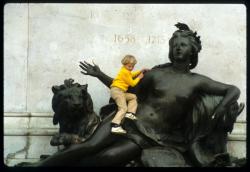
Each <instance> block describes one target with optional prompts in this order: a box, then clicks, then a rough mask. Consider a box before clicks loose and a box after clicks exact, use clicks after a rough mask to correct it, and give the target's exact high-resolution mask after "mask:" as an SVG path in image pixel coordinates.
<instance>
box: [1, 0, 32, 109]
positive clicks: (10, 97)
mask: <svg viewBox="0 0 250 172" xmlns="http://www.w3.org/2000/svg"><path fill="white" fill-rule="evenodd" d="M28 39H29V35H28V5H27V4H10V3H9V4H7V5H5V6H4V111H5V112H25V111H26V106H27V102H26V95H27V93H26V88H27V79H28V78H27V60H28V59H27V57H28V52H27V48H28Z"/></svg>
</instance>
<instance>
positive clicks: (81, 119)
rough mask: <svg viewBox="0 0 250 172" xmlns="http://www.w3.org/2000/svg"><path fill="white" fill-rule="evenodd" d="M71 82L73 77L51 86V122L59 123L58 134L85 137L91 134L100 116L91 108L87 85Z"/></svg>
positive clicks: (91, 103)
mask: <svg viewBox="0 0 250 172" xmlns="http://www.w3.org/2000/svg"><path fill="white" fill-rule="evenodd" d="M73 82H74V80H73V79H67V80H65V81H64V84H63V85H60V86H53V87H52V91H53V93H54V96H53V98H52V109H53V111H54V112H55V114H54V116H53V124H54V125H56V124H58V123H59V126H60V129H59V133H60V134H65V133H67V134H75V135H78V136H79V137H84V138H86V136H89V135H90V134H92V132H93V130H94V126H96V125H97V124H99V122H100V118H99V117H98V116H97V115H96V113H95V112H94V110H93V102H92V99H91V96H90V95H89V93H88V92H87V87H88V85H87V84H86V85H80V84H78V83H73Z"/></svg>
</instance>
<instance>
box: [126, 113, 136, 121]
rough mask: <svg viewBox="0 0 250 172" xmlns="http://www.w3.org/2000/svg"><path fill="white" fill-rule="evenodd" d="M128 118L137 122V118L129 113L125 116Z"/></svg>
mask: <svg viewBox="0 0 250 172" xmlns="http://www.w3.org/2000/svg"><path fill="white" fill-rule="evenodd" d="M125 117H126V118H129V119H132V120H137V117H136V116H135V115H133V113H131V112H129V113H126V114H125Z"/></svg>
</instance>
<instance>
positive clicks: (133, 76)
mask: <svg viewBox="0 0 250 172" xmlns="http://www.w3.org/2000/svg"><path fill="white" fill-rule="evenodd" d="M121 63H122V64H123V66H122V68H121V69H120V71H119V73H118V75H117V76H116V78H115V79H114V80H113V82H112V84H111V86H110V87H111V97H112V98H113V99H114V101H115V102H116V104H117V106H118V111H117V113H116V115H115V117H114V118H113V120H112V122H111V127H112V128H111V132H112V133H117V134H126V133H127V132H126V131H125V130H124V129H123V128H122V127H121V125H120V124H121V121H122V119H123V118H124V117H126V118H129V119H132V120H136V119H137V118H136V116H135V112H136V109H137V100H136V99H137V98H136V95H135V94H132V93H127V92H126V91H127V90H128V87H129V86H131V87H134V86H136V85H137V84H138V82H139V81H140V79H141V78H143V76H144V75H143V72H144V71H146V70H147V69H142V70H140V71H136V72H132V70H133V69H134V66H135V64H136V63H137V61H136V59H135V57H134V56H132V55H126V56H125V57H124V58H123V59H122V60H121Z"/></svg>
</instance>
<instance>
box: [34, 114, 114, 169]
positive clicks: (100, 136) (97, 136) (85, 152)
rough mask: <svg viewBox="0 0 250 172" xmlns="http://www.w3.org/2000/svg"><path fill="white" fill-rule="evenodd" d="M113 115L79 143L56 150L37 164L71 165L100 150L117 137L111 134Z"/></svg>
mask: <svg viewBox="0 0 250 172" xmlns="http://www.w3.org/2000/svg"><path fill="white" fill-rule="evenodd" d="M112 118H113V116H108V117H107V118H106V119H105V120H104V121H103V122H102V123H101V124H100V126H98V127H97V129H96V131H95V132H94V133H93V135H92V136H91V137H90V138H88V139H87V140H86V141H85V142H83V143H81V144H75V145H72V146H70V147H69V148H68V149H66V150H64V151H62V152H57V153H55V154H54V155H52V156H50V157H48V158H46V159H45V160H43V161H40V162H39V163H38V164H37V165H38V166H73V165H74V163H75V162H77V161H78V160H80V159H81V158H83V157H85V156H89V155H91V154H94V153H96V152H99V151H101V150H102V149H103V148H105V147H107V146H109V145H110V144H112V142H114V141H115V140H116V139H117V136H114V135H112V134H111V132H110V131H111V125H110V121H111V119H112Z"/></svg>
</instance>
